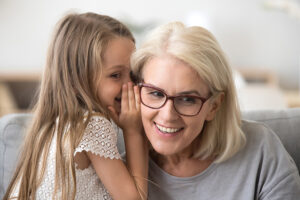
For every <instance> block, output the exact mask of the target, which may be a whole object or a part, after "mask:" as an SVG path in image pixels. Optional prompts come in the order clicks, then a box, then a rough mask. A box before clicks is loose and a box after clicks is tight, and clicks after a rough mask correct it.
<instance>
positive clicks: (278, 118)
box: [243, 108, 300, 170]
mask: <svg viewBox="0 0 300 200" xmlns="http://www.w3.org/2000/svg"><path fill="white" fill-rule="evenodd" d="M243 118H244V119H247V120H254V121H259V122H263V123H265V124H266V125H267V126H269V127H270V128H271V129H272V130H273V131H274V132H275V133H276V134H277V135H278V137H279V138H280V140H281V142H282V143H283V145H284V147H285V148H286V150H287V152H288V153H289V154H290V155H291V156H292V158H293V159H294V161H295V162H296V165H297V167H298V170H300V108H290V109H283V110H260V111H248V112H244V113H243Z"/></svg>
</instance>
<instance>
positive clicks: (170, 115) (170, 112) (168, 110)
mask: <svg viewBox="0 0 300 200" xmlns="http://www.w3.org/2000/svg"><path fill="white" fill-rule="evenodd" d="M159 113H160V114H161V116H163V117H164V118H165V119H169V120H170V119H177V118H178V116H179V114H178V113H177V112H176V110H175V108H174V105H173V101H172V100H170V99H169V100H167V102H166V104H165V105H164V106H163V107H161V108H160V109H159Z"/></svg>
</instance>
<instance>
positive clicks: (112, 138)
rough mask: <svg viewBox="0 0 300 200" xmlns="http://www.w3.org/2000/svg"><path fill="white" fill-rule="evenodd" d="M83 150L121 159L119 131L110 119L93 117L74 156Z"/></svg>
mask: <svg viewBox="0 0 300 200" xmlns="http://www.w3.org/2000/svg"><path fill="white" fill-rule="evenodd" d="M82 151H87V152H91V153H93V154H95V155H98V156H102V157H105V158H110V159H121V156H120V154H119V152H118V148H117V133H116V131H115V129H114V127H113V125H112V123H111V122H110V121H109V120H107V119H106V118H105V117H102V116H92V117H91V119H90V121H89V123H88V125H87V127H86V129H85V131H84V135H83V137H82V139H81V141H80V143H79V145H78V147H77V148H76V149H75V152H74V156H75V155H76V153H78V152H82Z"/></svg>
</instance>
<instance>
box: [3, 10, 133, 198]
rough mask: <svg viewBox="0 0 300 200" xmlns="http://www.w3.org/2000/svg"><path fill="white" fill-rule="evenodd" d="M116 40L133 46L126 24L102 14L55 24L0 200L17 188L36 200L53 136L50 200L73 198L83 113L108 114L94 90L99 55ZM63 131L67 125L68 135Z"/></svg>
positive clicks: (77, 16) (100, 60)
mask: <svg viewBox="0 0 300 200" xmlns="http://www.w3.org/2000/svg"><path fill="white" fill-rule="evenodd" d="M116 37H126V38H128V39H130V40H132V41H133V42H134V38H133V35H132V34H131V32H130V31H129V29H128V28H127V27H126V26H125V25H123V24H122V23H121V22H119V21H117V20H116V19H114V18H111V17H109V16H105V15H99V14H95V13H84V14H75V13H72V14H68V15H67V16H65V17H64V18H63V19H62V20H61V21H60V22H59V23H58V24H57V28H56V31H55V32H54V37H53V40H52V43H51V44H50V47H49V49H48V57H47V62H46V66H45V70H44V74H43V78H42V83H41V88H40V92H39V97H38V101H37V103H36V106H35V108H34V117H33V120H32V124H31V126H30V127H29V129H28V132H27V134H26V138H25V143H24V146H23V150H22V151H21V155H20V161H19V163H18V165H17V169H16V172H15V174H14V176H13V179H12V181H11V183H10V185H9V187H8V190H7V192H6V195H5V197H4V199H9V198H10V196H11V194H12V192H13V191H14V189H16V188H18V187H19V189H18V191H19V193H18V199H35V195H36V191H37V188H38V186H39V185H40V183H41V181H42V178H43V175H44V173H45V169H46V165H47V157H48V154H49V148H50V144H51V141H52V138H54V136H55V134H56V138H57V139H56V141H54V142H56V165H55V166H56V175H55V189H54V194H53V198H58V199H74V198H75V193H76V177H75V167H74V158H73V154H74V150H75V148H76V147H77V145H78V144H79V142H80V140H81V138H82V134H83V132H84V129H85V126H86V124H85V123H84V117H86V116H84V113H86V112H87V113H89V114H88V116H87V118H88V119H89V118H90V117H91V113H92V111H96V112H99V113H102V114H103V115H104V116H107V112H106V109H104V108H103V107H102V106H101V102H100V101H99V98H98V95H97V93H98V91H97V90H98V89H99V77H100V76H101V70H102V67H103V55H104V52H105V50H106V47H107V45H108V43H109V41H111V40H112V39H114V38H116ZM57 119H59V120H57ZM87 121H88V120H86V122H87ZM66 127H69V128H68V131H66ZM57 194H60V195H61V196H58V195H57Z"/></svg>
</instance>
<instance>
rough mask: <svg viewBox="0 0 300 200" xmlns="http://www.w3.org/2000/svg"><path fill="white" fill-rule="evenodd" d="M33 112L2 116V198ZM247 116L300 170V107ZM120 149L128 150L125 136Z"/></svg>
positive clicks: (0, 164) (0, 186)
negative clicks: (278, 141)
mask: <svg viewBox="0 0 300 200" xmlns="http://www.w3.org/2000/svg"><path fill="white" fill-rule="evenodd" d="M30 119H31V115H30V114H10V115H6V116H4V117H2V118H0V198H1V199H2V197H3V195H4V192H5V190H6V188H7V186H8V184H9V180H10V178H11V176H12V173H13V170H14V167H15V164H16V161H17V158H18V152H19V149H20V145H21V142H22V140H23V136H24V130H25V128H26V125H27V124H28V121H29V120H30ZM243 119H247V120H254V121H259V122H262V123H265V124H267V125H268V126H269V127H270V128H271V129H272V130H273V131H274V132H275V133H276V134H277V135H278V136H279V138H280V139H281V141H282V143H283V145H284V146H285V148H286V149H287V151H288V152H289V154H290V155H291V156H292V157H293V159H294V160H295V162H296V165H297V167H298V169H300V108H293V109H285V110H262V111H251V112H244V113H243ZM118 147H119V151H120V152H123V151H124V143H123V138H122V135H119V138H118Z"/></svg>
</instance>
